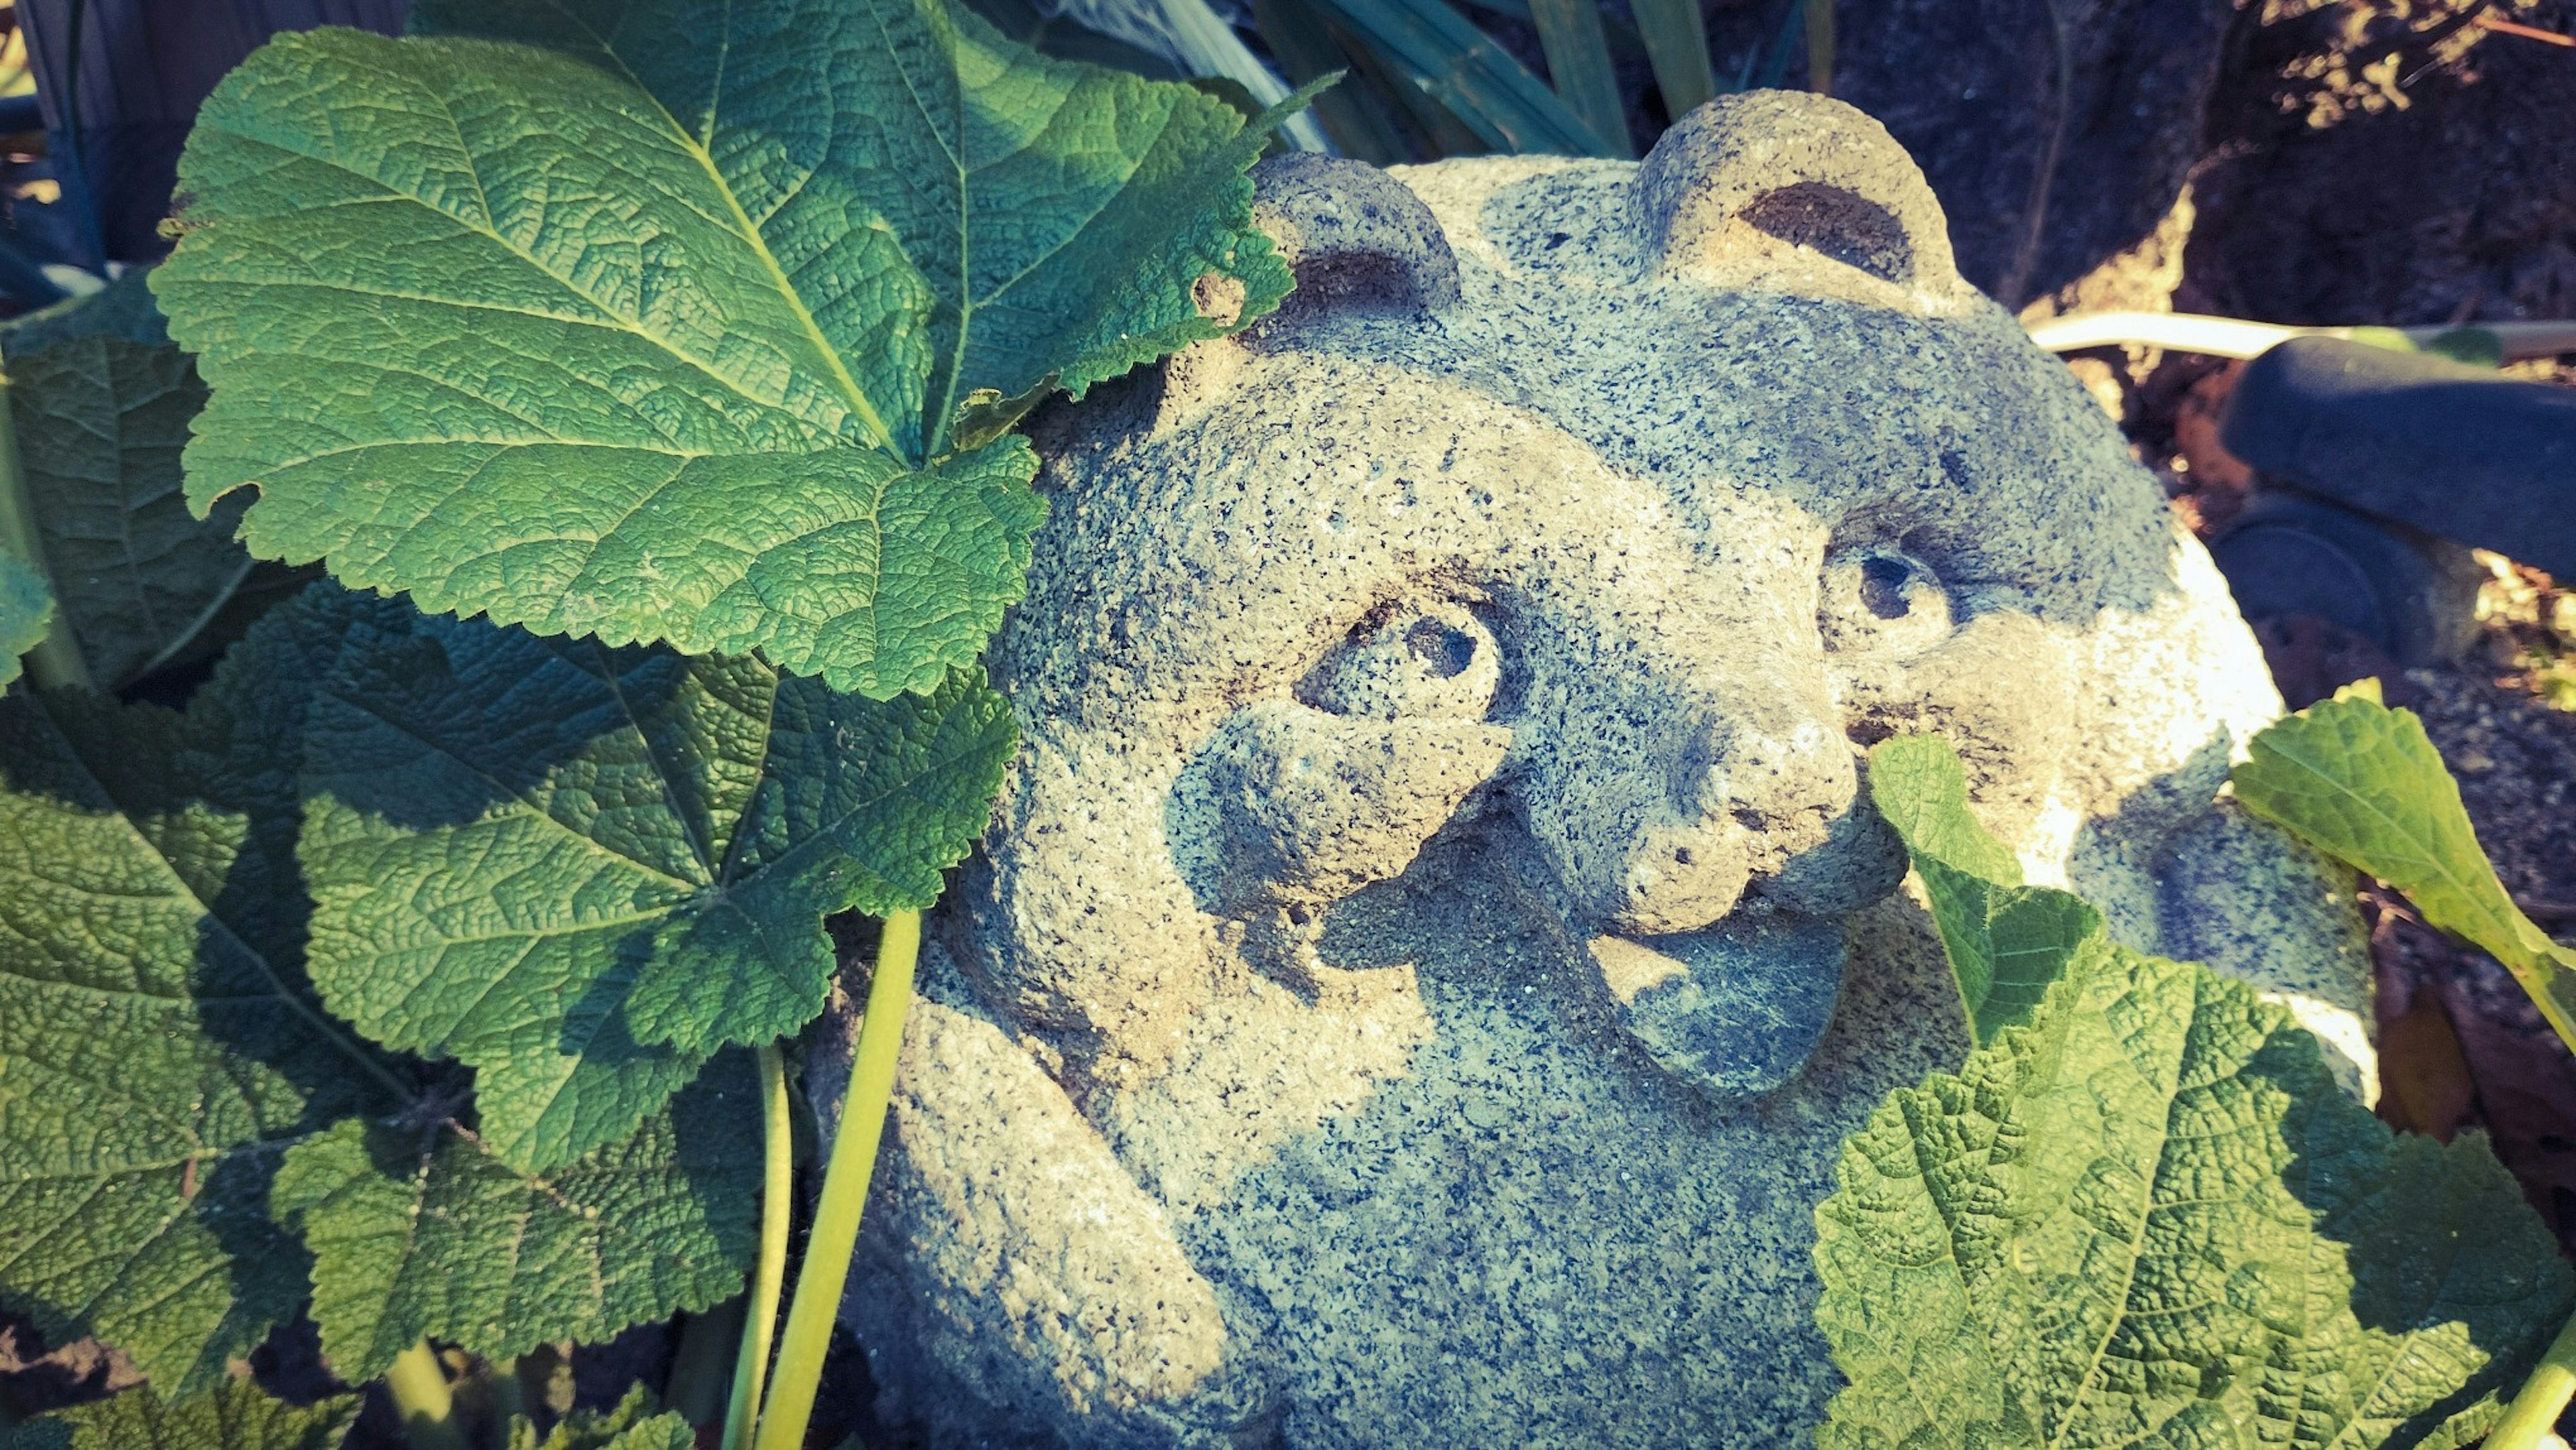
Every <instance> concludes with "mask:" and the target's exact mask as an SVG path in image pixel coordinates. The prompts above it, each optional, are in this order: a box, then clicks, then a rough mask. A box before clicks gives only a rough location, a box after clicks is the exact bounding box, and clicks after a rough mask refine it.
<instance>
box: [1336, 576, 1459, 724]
mask: <svg viewBox="0 0 2576 1450" xmlns="http://www.w3.org/2000/svg"><path fill="white" fill-rule="evenodd" d="M1501 680H1502V651H1501V649H1500V648H1499V647H1498V646H1497V645H1496V644H1495V643H1494V634H1493V631H1492V630H1489V629H1487V628H1486V627H1485V623H1484V621H1483V620H1480V619H1478V618H1477V617H1476V616H1475V615H1473V614H1471V613H1469V612H1468V610H1467V609H1466V607H1465V606H1463V605H1459V604H1454V603H1445V602H1444V603H1436V604H1403V605H1398V606H1396V607H1395V608H1393V609H1389V610H1382V611H1379V612H1378V613H1376V614H1372V615H1371V616H1370V617H1369V618H1368V619H1366V620H1363V621H1362V622H1361V623H1360V625H1359V627H1358V628H1356V629H1354V630H1352V631H1351V633H1350V637H1349V638H1347V639H1345V640H1343V641H1342V642H1341V643H1339V644H1337V645H1335V646H1333V648H1332V649H1331V650H1330V651H1329V652H1327V653H1326V654H1325V656H1324V658H1323V659H1322V660H1320V661H1318V662H1317V663H1316V665H1315V668H1314V669H1313V670H1311V671H1309V672H1308V674H1307V676H1306V678H1305V679H1304V680H1302V681H1300V682H1299V683H1298V686H1297V690H1296V694H1297V698H1298V699H1300V700H1303V701H1304V702H1306V703H1307V704H1309V705H1312V706H1314V707H1315V708H1316V709H1319V710H1329V711H1331V712H1332V713H1334V714H1336V715H1351V716H1358V717H1361V718H1364V719H1371V720H1400V719H1417V718H1424V717H1428V718H1433V719H1443V720H1481V719H1483V718H1485V715H1486V713H1487V712H1488V711H1490V710H1491V709H1492V708H1493V705H1494V691H1495V689H1496V687H1497V686H1498V685H1499V684H1500V683H1501Z"/></svg>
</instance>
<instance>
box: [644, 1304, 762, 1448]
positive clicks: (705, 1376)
mask: <svg viewBox="0 0 2576 1450" xmlns="http://www.w3.org/2000/svg"><path fill="white" fill-rule="evenodd" d="M743 1299H744V1296H743V1295H741V1294H736V1295H734V1296H733V1297H732V1298H730V1299H727V1300H725V1301H724V1302H723V1303H721V1304H713V1305H709V1306H708V1307H707V1310H706V1312H705V1313H702V1314H692V1315H690V1316H689V1318H688V1322H687V1323H685V1324H683V1325H682V1326H681V1327H680V1348H679V1350H678V1351H677V1352H676V1353H674V1354H673V1355H672V1356H671V1375H670V1378H669V1379H667V1380H665V1381H664V1382H663V1384H662V1404H663V1407H664V1408H666V1409H671V1410H676V1411H678V1412H679V1415H680V1418H681V1419H683V1420H686V1421H688V1422H689V1424H690V1425H691V1426H692V1427H698V1426H706V1425H721V1424H723V1423H724V1416H725V1409H726V1405H725V1395H726V1393H727V1391H728V1387H729V1386H730V1385H731V1384H732V1382H733V1372H732V1371H731V1370H730V1369H728V1368H726V1366H727V1365H728V1364H730V1363H731V1362H732V1361H733V1359H734V1346H735V1345H736V1344H737V1343H738V1342H739V1341H740V1338H741V1335H742V1319H743Z"/></svg>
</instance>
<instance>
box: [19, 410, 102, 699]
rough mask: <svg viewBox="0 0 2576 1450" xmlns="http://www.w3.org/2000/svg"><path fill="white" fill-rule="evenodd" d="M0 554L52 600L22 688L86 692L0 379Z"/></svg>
mask: <svg viewBox="0 0 2576 1450" xmlns="http://www.w3.org/2000/svg"><path fill="white" fill-rule="evenodd" d="M0 549H6V550H8V551H9V552H10V553H13V554H16V555H17V556H18V557H19V558H21V559H24V560H26V561H27V564H28V566H29V567H30V568H33V569H34V570H35V571H36V573H37V574H38V575H40V576H41V577H42V578H43V579H44V581H45V588H46V590H47V591H48V592H50V593H51V594H52V595H53V596H54V627H53V628H51V629H49V630H47V631H45V637H44V638H43V639H40V640H38V641H36V647H35V648H34V649H31V650H29V651H27V683H29V684H31V685H34V686H35V687H36V688H38V689H40V690H58V689H61V688H63V687H65V686H69V685H77V686H79V687H80V688H82V689H88V688H89V687H90V676H89V664H88V662H87V661H85V660H83V659H82V658H81V653H80V646H79V645H78V644H76V643H74V642H73V640H72V627H71V622H70V621H69V620H68V619H66V618H65V617H64V614H63V591H62V590H61V589H59V588H56V587H55V585H54V578H53V573H52V571H50V570H48V569H47V568H46V567H45V547H44V536H43V535H42V534H40V533H39V532H38V531H37V529H36V501H35V499H34V498H33V497H32V496H30V495H29V494H28V492H27V470H26V469H25V467H24V466H23V465H21V464H20V462H19V460H18V425H17V422H16V420H15V419H13V418H11V417H10V414H9V380H8V378H7V376H6V375H0Z"/></svg>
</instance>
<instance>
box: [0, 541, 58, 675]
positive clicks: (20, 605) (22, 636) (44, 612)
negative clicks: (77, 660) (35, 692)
mask: <svg viewBox="0 0 2576 1450" xmlns="http://www.w3.org/2000/svg"><path fill="white" fill-rule="evenodd" d="M53 626H54V594H53V591H52V590H50V589H47V588H46V587H45V576H44V575H43V574H42V573H41V572H39V571H38V570H37V569H36V567H35V566H34V565H32V564H30V563H28V562H27V561H26V560H24V559H21V558H19V557H18V556H17V555H15V554H12V553H10V552H9V551H8V550H6V549H0V685H6V684H8V683H9V682H10V681H12V680H15V679H17V678H18V671H19V669H20V665H19V661H18V657H19V656H20V655H23V654H25V653H26V652H27V651H29V650H31V649H34V648H35V647H36V645H37V643H38V642H39V641H41V640H42V639H44V637H45V635H46V633H47V632H48V631H49V630H51V629H52V628H53Z"/></svg>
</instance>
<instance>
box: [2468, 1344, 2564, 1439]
mask: <svg viewBox="0 0 2576 1450" xmlns="http://www.w3.org/2000/svg"><path fill="white" fill-rule="evenodd" d="M2570 1395H2576V1318H2571V1319H2569V1320H2568V1321H2567V1327H2566V1328H2564V1329H2561V1330H2559V1331H2558V1337H2557V1338H2556V1339H2553V1340H2551V1341H2550V1342H2549V1349H2548V1352H2546V1353H2544V1354H2542V1355H2541V1356H2540V1364H2539V1366H2538V1367H2537V1368H2535V1369H2533V1370H2532V1372H2531V1378H2529V1379H2527V1380H2524V1381H2523V1382H2522V1392H2521V1393H2520V1394H2517V1395H2515V1396H2514V1397H2513V1403H2512V1404H2510V1405H2508V1406H2506V1407H2505V1412H2504V1418H2503V1419H2501V1420H2498V1421H2497V1422H2496V1427H2495V1428H2494V1429H2493V1430H2490V1431H2488V1432H2487V1440H2486V1450H2538V1446H2539V1445H2540V1443H2541V1437H2542V1436H2544V1435H2547V1434H2548V1433H2549V1431H2550V1428H2551V1427H2552V1426H2554V1425H2556V1424H2557V1423H2558V1417H2559V1416H2560V1415H2561V1414H2563V1413H2565V1412H2566V1409H2567V1400H2568V1397H2569V1396H2570Z"/></svg>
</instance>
